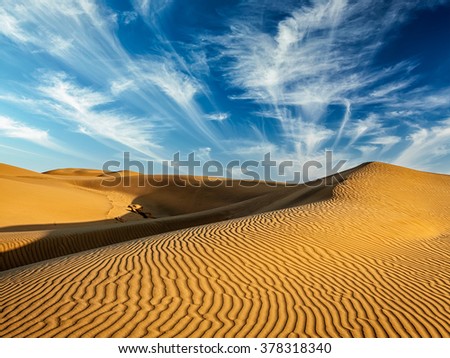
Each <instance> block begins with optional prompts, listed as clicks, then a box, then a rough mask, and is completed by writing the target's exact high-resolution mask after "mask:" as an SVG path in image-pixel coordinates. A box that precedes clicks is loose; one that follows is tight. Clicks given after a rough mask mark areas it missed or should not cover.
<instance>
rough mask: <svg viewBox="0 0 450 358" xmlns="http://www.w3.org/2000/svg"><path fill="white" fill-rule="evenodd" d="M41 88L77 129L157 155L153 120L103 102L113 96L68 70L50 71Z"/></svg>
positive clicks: (55, 108)
mask: <svg viewBox="0 0 450 358" xmlns="http://www.w3.org/2000/svg"><path fill="white" fill-rule="evenodd" d="M43 81H44V83H45V85H43V86H41V87H39V91H40V92H41V93H42V95H43V96H45V98H46V99H47V100H49V101H50V105H51V107H52V109H53V111H54V112H55V113H57V114H58V115H59V117H60V118H61V119H62V120H68V121H70V122H71V123H74V124H76V125H77V129H78V131H80V132H81V133H84V134H87V135H90V136H92V137H93V138H105V139H110V140H113V141H115V142H118V143H120V144H122V145H125V146H127V147H129V148H133V149H135V150H137V151H140V152H142V153H144V154H147V155H149V156H151V157H154V158H158V157H159V156H158V154H157V150H158V149H159V148H160V146H159V145H158V144H157V143H156V141H155V139H154V138H153V136H152V128H153V126H152V123H150V122H149V121H146V120H145V119H143V118H135V117H130V116H127V115H125V114H123V113H121V112H120V111H119V110H118V109H104V108H102V106H105V105H109V104H111V103H112V102H113V101H114V100H113V99H112V98H110V97H109V96H108V95H107V94H105V93H101V92H97V91H94V90H92V89H90V88H84V87H80V86H78V85H77V84H75V83H74V82H72V81H71V80H70V79H69V78H68V77H67V76H66V75H65V74H61V73H56V74H55V73H50V74H47V75H46V76H45V77H44V79H43Z"/></svg>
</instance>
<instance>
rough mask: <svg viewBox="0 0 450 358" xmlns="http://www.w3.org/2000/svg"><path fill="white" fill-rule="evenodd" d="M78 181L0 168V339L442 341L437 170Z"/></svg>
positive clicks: (444, 276) (447, 318) (448, 227)
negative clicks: (252, 179)
mask: <svg viewBox="0 0 450 358" xmlns="http://www.w3.org/2000/svg"><path fill="white" fill-rule="evenodd" d="M5 173H6V174H5ZM8 173H9V174H8ZM88 174H89V175H87V174H86V172H83V173H80V172H79V170H73V171H72V172H70V173H67V172H66V173H65V175H61V173H55V172H53V173H49V174H37V173H33V172H26V171H21V170H19V169H17V168H11V167H2V168H0V190H1V192H2V195H3V193H4V192H5V193H6V195H5V196H4V197H2V199H1V200H2V209H3V211H2V213H1V216H0V220H1V221H0V225H2V226H3V229H2V231H4V232H3V233H0V252H1V253H2V256H3V258H2V265H4V268H8V270H6V271H4V272H2V273H1V274H0V302H1V310H0V336H2V337H450V333H449V332H450V324H449V322H450V313H449V306H450V289H449V287H450V285H449V284H450V280H449V278H450V264H449V263H450V260H449V256H450V254H449V252H450V250H449V249H450V220H449V217H450V177H449V176H445V175H436V174H429V173H423V172H417V171H413V170H410V169H405V168H401V167H396V166H392V165H387V164H381V163H371V164H368V165H363V166H360V167H358V168H356V169H355V170H352V171H349V172H347V173H346V174H345V175H344V176H345V178H346V179H345V180H344V181H342V182H341V183H339V184H337V185H335V186H334V187H326V186H323V185H322V186H319V187H317V188H309V187H307V186H296V187H288V188H283V187H281V186H278V187H267V186H264V185H258V186H255V187H253V188H248V187H247V188H245V187H241V186H239V185H233V186H232V187H230V188H226V187H218V188H206V187H201V188H178V187H177V186H176V185H169V186H168V187H167V188H156V189H155V188H153V189H152V188H150V187H144V188H138V187H137V186H133V185H132V187H131V188H128V189H121V190H118V189H114V190H113V189H104V188H103V187H101V185H100V184H99V183H100V182H99V176H98V175H100V174H99V173H97V172H89V173H88ZM133 177H135V178H136V176H133ZM33 190H35V191H34V192H33ZM39 195H41V196H39ZM45 195H47V200H43V199H42V198H45ZM35 196H37V199H36V197H35ZM58 198H59V201H58ZM39 202H40V205H41V207H39V205H38V204H39ZM58 203H59V205H62V206H63V207H64V205H66V206H67V205H68V204H69V205H68V206H69V208H67V209H66V210H65V211H55V210H54V208H55V206H54V205H58ZM130 203H137V204H140V205H143V207H144V208H146V209H147V210H148V211H150V212H152V214H153V215H154V216H155V217H157V219H144V218H141V217H139V215H137V214H135V213H130V212H129V211H127V210H126V206H127V205H128V204H130ZM86 204H88V206H86ZM35 205H36V207H37V208H38V209H39V208H41V209H40V210H38V211H37V212H36V213H33V214H32V216H31V217H30V219H28V221H27V220H25V219H24V218H23V217H21V214H20V213H28V210H30V209H29V208H34V207H35ZM7 206H9V208H11V209H8V208H7ZM82 208H84V209H82ZM19 209H21V211H20V210H19ZM14 213H15V214H16V215H17V216H20V217H15V216H14V215H13V214H14ZM3 214H5V215H6V216H4V215H3ZM8 215H9V216H8ZM52 215H53V216H52ZM113 217H120V218H123V221H124V222H120V221H117V220H114V218H113ZM229 218H234V219H229ZM225 219H229V220H225ZM220 220H225V221H220ZM94 221H98V222H97V223H92V222H94ZM74 222H85V223H84V224H73V223H74ZM86 222H91V223H86ZM55 223H56V225H55ZM70 223H72V224H70ZM202 224H204V225H202ZM36 225H37V226H36ZM51 225H53V226H51ZM150 235H152V236H150ZM89 248H91V250H89V251H82V250H86V249H89ZM49 258H52V259H50V260H47V261H42V260H46V259H49ZM23 265H26V266H23Z"/></svg>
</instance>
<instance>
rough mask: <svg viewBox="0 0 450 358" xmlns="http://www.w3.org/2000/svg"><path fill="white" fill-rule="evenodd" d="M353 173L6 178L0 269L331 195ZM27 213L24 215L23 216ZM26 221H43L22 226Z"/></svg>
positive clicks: (87, 173)
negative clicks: (133, 207)
mask: <svg viewBox="0 0 450 358" xmlns="http://www.w3.org/2000/svg"><path fill="white" fill-rule="evenodd" d="M351 172H353V169H351V170H348V171H346V172H344V173H342V175H339V176H338V175H335V176H331V177H329V178H327V179H326V180H318V181H316V182H315V185H314V186H307V185H296V186H288V187H286V186H285V185H283V184H278V185H277V184H275V183H274V184H273V185H272V186H267V185H265V184H264V183H253V185H251V186H250V185H249V184H252V183H249V182H246V183H244V184H247V185H246V186H241V185H240V184H241V181H238V180H236V181H231V180H230V181H228V182H226V181H225V180H223V181H222V182H221V183H220V185H217V186H215V187H211V186H207V185H206V184H204V183H203V184H202V185H200V186H198V187H191V186H187V187H186V186H184V187H182V186H180V185H177V182H179V181H180V180H182V179H183V177H181V178H174V177H167V179H168V185H166V186H157V187H154V186H151V185H149V184H148V183H147V184H146V185H143V186H139V185H138V184H139V180H140V179H139V178H138V177H136V175H132V176H131V177H127V179H129V186H127V187H113V188H109V187H105V186H103V185H102V178H100V177H99V175H98V173H97V172H96V171H94V170H86V169H64V170H54V171H51V172H47V174H46V175H41V174H37V173H35V174H36V175H37V176H38V177H37V178H38V179H36V178H34V177H32V178H28V177H27V178H26V183H24V182H23V180H24V179H23V178H22V177H20V176H18V177H15V178H10V177H8V178H6V179H7V180H5V178H3V180H2V178H1V176H0V188H1V186H2V185H4V186H5V192H8V194H7V195H6V196H4V197H3V198H2V202H3V204H4V205H3V206H2V209H3V211H4V216H0V224H2V223H3V225H5V227H3V228H1V227H0V252H1V253H3V263H0V271H1V270H6V269H10V268H14V267H18V266H23V265H27V264H31V263H34V262H38V261H42V260H46V259H50V258H54V257H58V256H64V255H68V254H72V253H76V252H79V251H83V250H88V249H93V248H96V247H100V246H104V245H110V244H113V243H119V242H123V241H128V240H131V239H136V238H140V237H145V236H149V235H155V234H159V233H163V232H168V231H174V230H179V229H182V228H186V227H191V226H198V225H202V224H208V223H212V222H217V221H221V220H227V219H231V218H237V217H242V216H247V215H251V214H255V213H260V212H266V211H272V210H276V209H281V208H287V207H292V206H298V205H304V204H307V203H311V202H317V201H321V200H326V199H329V198H331V196H332V190H333V187H332V186H327V185H325V184H326V182H331V181H333V182H334V184H337V183H338V182H339V181H342V178H346V177H347V176H348V175H349V174H350V173H351ZM55 173H57V174H55ZM73 173H78V174H80V175H78V176H73V175H72V174H73ZM92 173H94V175H91V174H92ZM126 174H127V175H128V174H129V173H126ZM143 179H145V180H146V179H148V177H145V178H143ZM152 179H156V180H158V181H161V180H162V178H161V177H159V178H156V177H152ZM184 179H185V178H184ZM178 184H179V183H178ZM6 186H7V187H8V189H7V188H6ZM132 203H133V204H138V205H141V206H143V207H144V211H146V212H148V213H150V215H151V216H152V218H156V220H155V219H150V220H145V219H143V218H142V216H140V215H139V214H136V213H131V212H130V211H129V210H128V207H129V205H130V204H132ZM23 208H26V210H23ZM0 210H1V209H0ZM21 212H23V216H20V215H18V213H19V214H20V213H21ZM87 219H89V221H86V220H87ZM118 219H119V220H118ZM27 220H28V221H29V222H31V223H36V224H32V225H23V223H24V222H26V221H27ZM93 220H96V221H94V222H93ZM74 221H75V223H74ZM80 221H81V222H82V223H81V224H80ZM83 221H84V222H83ZM49 222H54V224H48V223H49ZM6 223H8V225H6ZM13 223H15V224H16V225H12V224H13ZM37 223H40V224H39V225H38V224H37ZM63 223H64V224H63ZM21 224H22V225H21ZM2 231H3V232H2Z"/></svg>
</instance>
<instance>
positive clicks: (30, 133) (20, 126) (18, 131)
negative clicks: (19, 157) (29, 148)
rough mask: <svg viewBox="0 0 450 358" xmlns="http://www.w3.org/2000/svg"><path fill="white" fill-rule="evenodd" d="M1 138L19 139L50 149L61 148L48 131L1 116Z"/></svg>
mask: <svg viewBox="0 0 450 358" xmlns="http://www.w3.org/2000/svg"><path fill="white" fill-rule="evenodd" d="M0 137H8V138H18V139H22V140H26V141H30V142H33V143H34V144H38V145H40V146H43V147H46V148H50V149H58V148H60V147H59V145H57V144H56V143H55V142H54V140H53V138H52V137H51V136H50V135H49V133H48V131H45V130H42V129H39V128H36V127H33V126H30V125H28V124H26V123H24V122H22V121H18V120H15V119H12V118H9V117H5V116H1V115H0Z"/></svg>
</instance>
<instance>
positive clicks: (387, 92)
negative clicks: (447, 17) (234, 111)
mask: <svg viewBox="0 0 450 358" xmlns="http://www.w3.org/2000/svg"><path fill="white" fill-rule="evenodd" d="M437 4H439V2H429V3H427V4H423V3H421V2H419V1H411V2H402V1H394V2H391V3H390V4H384V3H381V2H377V1H373V0H363V1H347V0H329V1H328V0H327V1H325V0H313V1H310V2H305V3H303V4H299V3H297V2H289V1H287V2H286V3H283V4H278V5H276V10H277V11H278V13H279V14H285V15H284V16H281V18H282V19H281V20H278V21H276V22H275V21H273V20H270V21H271V22H270V21H267V22H266V23H264V21H261V19H264V14H263V13H261V9H260V8H258V7H255V10H253V8H252V6H255V2H254V1H244V2H243V5H242V6H243V7H244V9H245V10H246V11H241V14H242V15H236V16H235V17H233V18H232V19H231V20H230V30H229V32H228V33H227V34H226V35H224V36H216V37H212V38H211V39H210V42H211V43H212V46H213V47H214V46H216V47H217V48H219V49H220V54H221V58H224V59H228V60H229V62H228V65H227V67H226V69H225V77H226V78H227V80H228V82H229V83H230V84H231V86H233V88H235V89H236V90H237V91H240V94H238V95H233V96H232V97H230V98H231V99H232V100H242V101H251V102H253V103H256V104H258V105H259V106H260V107H261V111H260V112H258V113H264V117H271V118H275V119H277V120H279V122H280V125H281V128H282V131H283V132H284V138H288V139H289V142H288V143H287V144H288V145H291V146H294V147H295V148H297V157H303V156H304V155H306V156H314V155H315V154H317V153H318V152H320V151H323V150H325V149H327V148H334V149H335V151H336V153H340V154H341V155H346V156H348V155H350V156H352V154H351V149H352V148H355V149H358V148H359V149H361V148H369V147H370V148H372V149H373V150H374V151H375V152H376V153H378V154H383V153H385V152H387V151H389V150H390V149H391V148H392V147H393V146H395V145H396V144H398V143H399V142H400V141H401V140H402V137H400V136H398V135H397V134H396V126H395V125H394V124H393V122H392V121H391V119H390V118H389V117H387V114H388V113H397V114H398V115H400V116H401V115H402V113H406V111H419V112H423V111H426V110H440V109H443V108H447V109H448V108H449V107H450V106H449V104H448V100H446V99H445V98H449V97H448V90H449V89H450V87H449V88H444V89H441V90H439V91H435V90H434V89H430V88H427V87H419V86H418V85H417V83H416V81H417V80H418V78H417V77H416V76H413V75H412V74H411V72H412V71H413V70H414V68H416V67H417V65H418V63H417V62H416V59H405V60H402V61H400V62H398V63H397V64H394V65H392V66H389V67H380V66H377V65H376V61H375V58H376V55H377V53H378V52H379V51H380V49H381V48H382V47H383V45H384V41H385V38H384V36H385V35H386V34H387V33H388V32H389V31H391V30H392V29H394V28H395V27H396V26H399V24H401V23H402V21H404V20H407V19H408V16H410V11H411V10H417V9H419V8H421V7H427V6H433V5H437ZM274 6H275V5H274ZM374 14H377V15H376V16H374ZM271 19H273V18H271ZM330 106H334V107H339V108H340V109H341V113H343V114H342V117H341V118H340V119H339V118H334V119H333V120H330V118H329V110H330ZM371 106H372V108H370V107H371ZM373 106H377V108H376V114H371V111H372V110H373ZM355 113H365V114H366V116H367V118H365V119H361V116H360V115H357V116H355ZM410 113H412V112H410ZM355 117H356V118H355ZM396 117H397V119H398V118H399V116H396ZM375 137H376V138H375ZM344 138H345V139H346V143H347V144H344V147H342V143H341V141H342V140H343V139H344ZM349 153H350V154H349ZM353 155H360V154H356V153H355V152H354V154H353ZM374 156H375V155H374Z"/></svg>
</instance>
